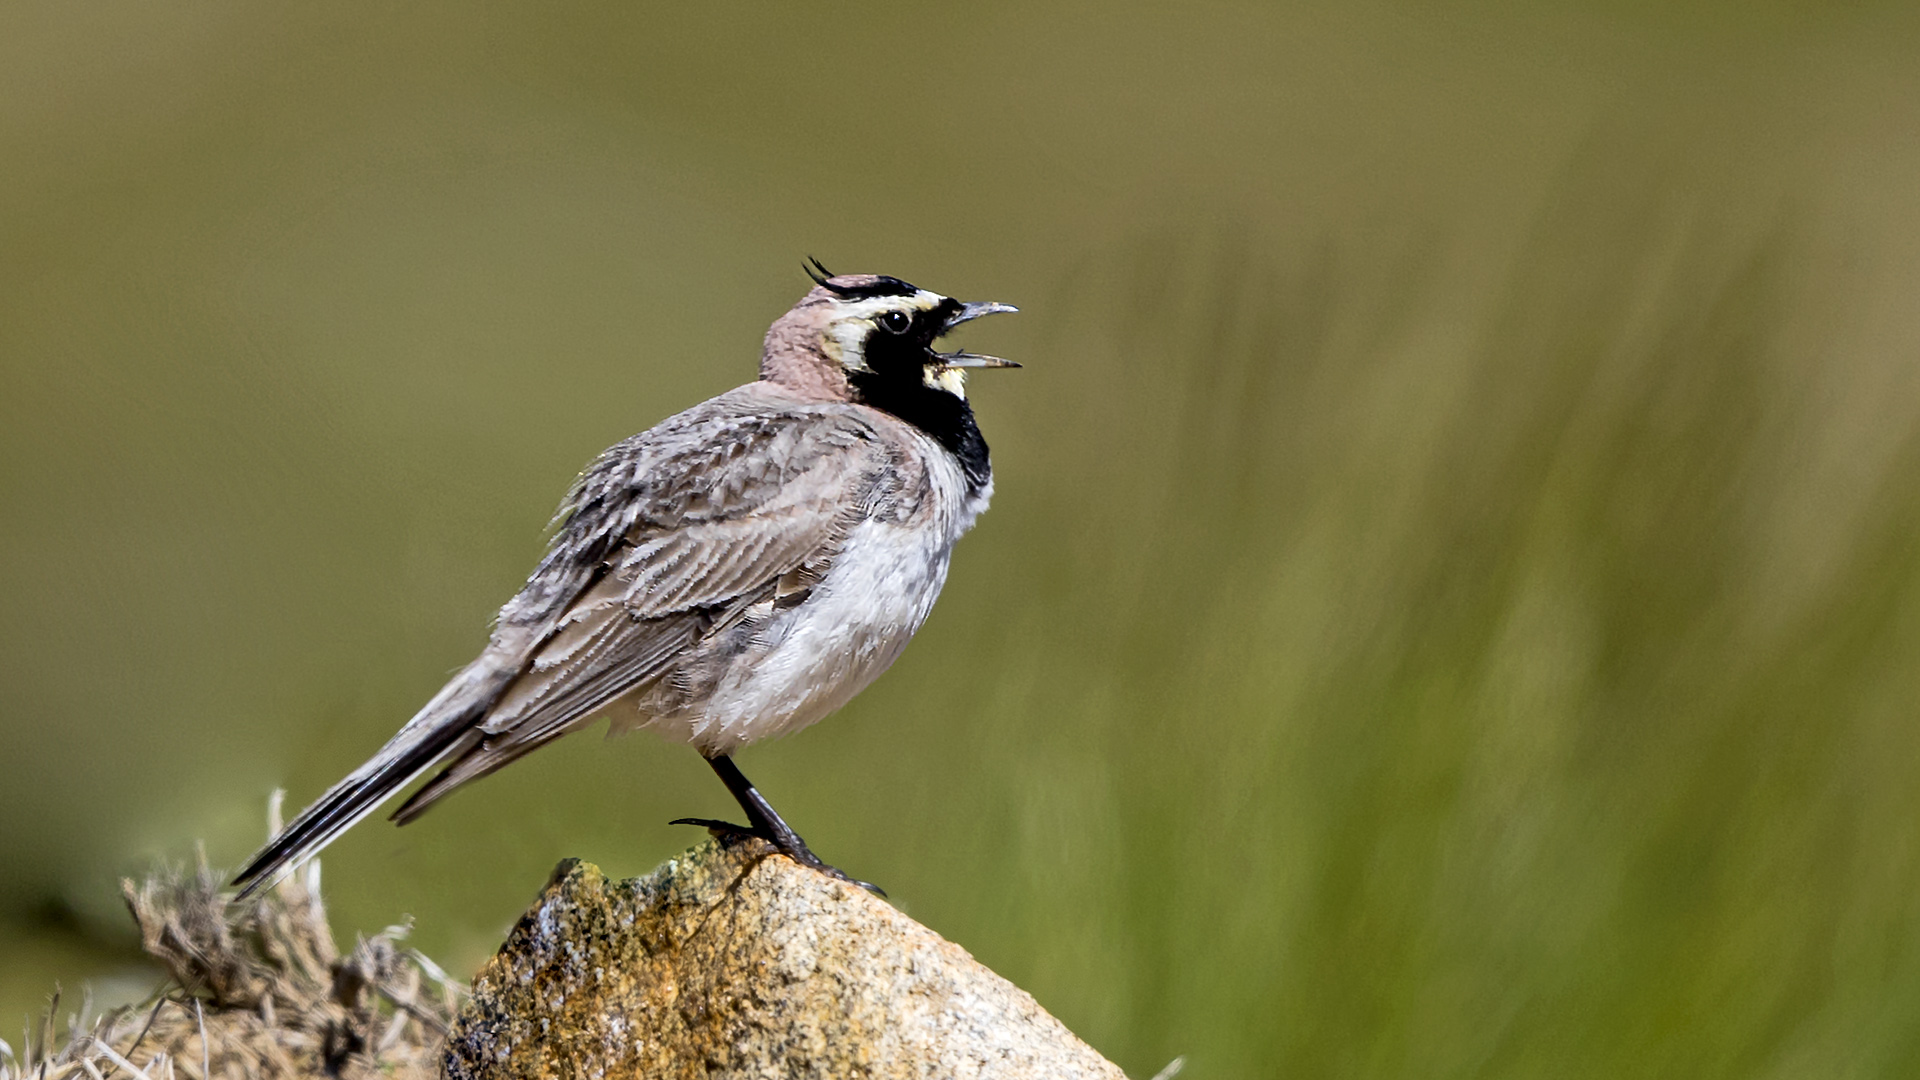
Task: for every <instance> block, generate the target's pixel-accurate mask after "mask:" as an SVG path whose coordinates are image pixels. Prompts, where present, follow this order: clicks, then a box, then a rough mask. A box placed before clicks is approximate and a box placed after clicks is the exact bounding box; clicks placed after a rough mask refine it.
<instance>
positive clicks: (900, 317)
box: [880, 311, 913, 334]
mask: <svg viewBox="0 0 1920 1080" xmlns="http://www.w3.org/2000/svg"><path fill="white" fill-rule="evenodd" d="M912 325H913V319H912V318H911V317H909V316H908V315H907V313H906V312H904V311H883V312H881V313H880V329H882V330H885V331H886V332H887V333H889V334H904V333H906V332H907V327H909V326H912Z"/></svg>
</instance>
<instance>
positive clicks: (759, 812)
mask: <svg viewBox="0 0 1920 1080" xmlns="http://www.w3.org/2000/svg"><path fill="white" fill-rule="evenodd" d="M707 764H708V765H711V766H713V771H714V772H715V773H717V774H718V775H719V777H720V782H721V783H723V784H725V785H727V790H728V791H730V792H732V793H733V798H734V801H735V802H738V803H739V804H740V809H742V810H744V811H746V813H747V821H748V822H749V823H750V826H751V827H750V828H746V829H742V828H740V826H738V825H734V824H731V823H729V822H725V821H714V820H713V819H711V818H678V819H676V820H674V821H673V822H671V824H674V825H704V826H706V827H707V828H709V829H717V830H720V831H723V832H724V831H731V832H744V833H749V834H751V835H754V836H757V837H759V838H760V839H762V840H765V841H767V842H768V843H770V844H772V845H773V846H774V847H776V848H778V849H779V850H780V853H781V854H782V855H785V856H786V857H787V858H789V859H792V860H793V861H794V862H797V863H799V864H800V865H801V866H809V867H812V868H813V869H815V870H818V871H820V872H821V873H823V874H826V875H828V876H829V877H836V878H839V879H840V880H841V881H845V882H848V883H850V884H853V885H858V886H860V887H861V888H863V889H865V890H867V891H868V892H870V893H873V894H875V895H876V896H885V895H887V894H886V892H885V891H883V890H882V889H881V888H880V886H878V885H875V884H873V883H872V882H867V881H861V880H859V879H858V878H852V877H848V876H847V875H846V874H845V873H843V872H842V871H841V870H840V869H839V868H837V867H834V866H830V865H828V864H827V863H826V862H824V861H822V860H821V858H820V856H818V855H815V854H814V853H813V851H812V849H810V848H808V847H807V842H806V841H805V840H802V839H800V834H799V833H797V832H794V831H793V826H791V825H788V824H787V823H786V821H785V820H784V819H783V818H781V816H780V814H779V813H778V812H777V811H775V810H774V808H773V805H772V804H771V803H769V802H767V797H766V796H765V795H762V794H760V791H759V789H758V788H755V787H754V786H753V781H751V780H748V779H747V777H746V774H744V773H742V772H741V771H740V766H738V765H735V764H734V763H733V759H732V758H730V757H728V756H727V755H725V754H717V755H715V756H713V757H710V758H708V759H707Z"/></svg>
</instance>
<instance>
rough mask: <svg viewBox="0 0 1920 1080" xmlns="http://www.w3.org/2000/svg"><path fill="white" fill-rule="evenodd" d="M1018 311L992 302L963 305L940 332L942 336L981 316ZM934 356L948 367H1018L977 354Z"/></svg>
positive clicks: (1008, 361)
mask: <svg viewBox="0 0 1920 1080" xmlns="http://www.w3.org/2000/svg"><path fill="white" fill-rule="evenodd" d="M1019 310H1020V309H1019V308H1017V307H1014V306H1013V305H1012V304H996V303H993V302H992V301H985V302H980V301H976V302H974V303H971V304H963V305H961V307H960V310H959V311H957V312H955V313H954V315H953V317H952V318H950V319H948V320H947V325H946V327H945V328H943V329H942V330H941V331H940V332H941V333H943V334H945V333H948V332H950V331H952V330H953V328H954V327H956V326H959V325H960V324H961V323H964V322H972V321H973V320H975V319H977V318H979V317H980V316H982V315H999V314H1003V313H1012V312H1016V311H1019ZM934 355H935V356H938V357H939V358H940V362H941V363H942V364H945V365H946V366H948V367H956V368H1017V367H1019V366H1020V365H1019V364H1016V363H1014V362H1013V361H1011V360H1002V359H1000V358H999V357H997V356H982V355H980V354H979V353H970V352H952V353H935V354H934Z"/></svg>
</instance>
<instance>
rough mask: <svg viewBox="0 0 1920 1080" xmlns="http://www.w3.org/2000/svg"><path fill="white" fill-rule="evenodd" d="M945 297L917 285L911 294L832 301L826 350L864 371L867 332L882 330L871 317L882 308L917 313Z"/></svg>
mask: <svg viewBox="0 0 1920 1080" xmlns="http://www.w3.org/2000/svg"><path fill="white" fill-rule="evenodd" d="M945 299H946V297H944V296H941V295H940V294H939V293H932V292H928V291H927V290H925V289H921V290H919V291H918V292H916V293H914V294H913V295H912V296H873V297H868V298H867V299H865V300H846V301H835V302H834V313H833V321H832V322H831V323H828V324H827V333H826V340H825V341H824V342H823V343H822V344H824V345H825V346H826V350H827V354H828V355H830V356H832V357H833V358H834V359H835V360H837V361H839V362H840V366H841V367H843V368H846V369H847V370H848V371H868V370H871V369H870V368H868V367H867V358H866V343H867V335H868V334H872V333H876V332H877V333H882V334H884V333H886V331H885V330H881V329H880V328H879V325H878V324H877V323H876V322H875V321H874V320H876V319H878V318H879V317H880V314H881V313H882V312H886V311H905V312H909V313H911V314H918V313H920V312H923V311H932V310H933V309H934V308H936V307H939V306H940V302H941V301H942V300H945Z"/></svg>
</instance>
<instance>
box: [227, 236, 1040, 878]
mask: <svg viewBox="0 0 1920 1080" xmlns="http://www.w3.org/2000/svg"><path fill="white" fill-rule="evenodd" d="M806 271H807V275H808V277H809V278H810V279H811V280H812V282H813V285H812V287H811V288H810V289H809V290H808V291H807V293H806V294H805V295H804V296H802V297H801V298H800V300H799V302H798V303H796V304H795V305H794V306H793V307H792V309H790V310H789V311H787V312H786V314H784V315H782V316H780V317H779V318H778V319H776V320H774V322H773V324H772V326H771V327H770V328H769V329H768V330H767V334H766V338H765V341H764V343H763V345H762V348H761V352H760V370H759V378H758V379H756V380H755V381H753V382H749V383H747V384H745V385H743V386H739V387H736V388H734V389H732V390H729V391H727V392H725V393H723V394H720V395H719V396H717V397H714V398H711V399H709V400H707V401H705V402H702V403H700V404H698V405H695V406H693V407H692V408H690V409H687V410H686V411H684V412H681V413H678V414H676V415H674V416H671V417H669V418H667V419H666V420H664V421H662V422H660V423H659V424H657V425H655V426H654V427H652V428H650V429H648V430H646V431H644V432H641V433H640V434H638V435H634V436H632V437H631V438H628V439H626V440H624V441H622V442H619V443H616V444H615V445H614V446H612V447H610V448H609V449H607V450H606V451H605V452H604V453H602V454H601V455H600V456H599V457H598V458H597V459H595V460H594V462H593V463H592V464H591V465H589V466H588V467H587V468H586V469H585V470H584V471H583V472H582V473H581V474H580V475H579V476H578V477H577V478H576V479H575V481H574V483H573V485H572V487H571V489H570V490H569V491H568V493H567V495H566V497H565V499H564V500H563V501H562V503H561V506H560V509H559V512H558V513H557V514H556V515H555V517H554V520H553V522H552V523H551V524H550V525H549V530H550V534H551V535H550V536H549V539H548V543H547V547H546V551H545V554H544V555H543V557H542V558H541V559H540V561H539V563H538V564H537V565H536V567H535V568H534V570H533V573H532V574H531V575H530V576H529V577H528V579H527V582H526V584H525V585H524V586H522V587H521V588H520V590H519V591H518V592H517V593H516V594H515V595H514V596H513V597H512V598H511V599H510V600H508V601H507V603H506V605H505V606H504V607H502V608H501V609H500V612H499V614H498V615H497V616H496V618H495V619H494V622H493V625H492V631H491V633H490V635H489V637H488V641H487V645H486V647H485V648H484V649H483V650H482V651H481V653H480V655H479V656H478V657H477V658H475V659H474V660H473V661H472V662H471V663H469V664H468V665H467V666H466V667H464V668H462V669H460V670H459V671H458V672H457V673H455V674H454V676H453V677H452V679H451V680H449V681H448V682H447V684H446V686H445V687H443V688H442V689H441V690H440V692H439V693H437V694H435V695H434V696H433V698H432V699H431V700H429V701H428V702H427V703H426V705H424V706H423V707H422V708H421V709H420V711H419V712H418V713H416V714H415V715H414V716H413V718H412V719H410V720H408V721H407V722H406V724H404V725H403V726H402V727H401V728H400V730H399V731H398V732H396V733H395V734H394V735H393V737H392V738H391V739H389V740H388V741H387V743H386V745H384V746H382V747H381V748H380V750H379V751H378V752H377V753H375V754H374V755H373V756H372V757H371V758H369V759H368V760H367V761H366V763H365V764H363V765H361V766H360V767H359V768H357V769H355V770H353V772H351V773H350V774H348V775H347V776H346V777H345V778H344V779H342V780H341V781H339V782H338V783H336V784H335V785H333V786H332V787H331V788H329V789H328V790H327V791H326V792H325V793H324V794H322V795H321V796H320V798H319V799H317V800H316V801H315V802H314V803H313V805H311V806H309V807H307V808H306V809H305V810H303V811H302V812H301V813H300V814H299V815H298V816H297V817H295V818H294V819H293V821H292V822H290V823H288V824H287V826H286V827H285V828H284V829H282V830H280V831H279V832H278V833H277V834H276V835H275V836H274V837H273V838H272V839H271V840H269V841H268V842H267V844H266V846H264V847H263V848H261V849H260V850H259V851H258V852H256V853H255V854H254V855H253V856H252V858H251V859H250V860H249V861H248V862H247V863H246V865H245V866H244V868H242V869H241V871H240V872H239V874H238V875H237V876H236V877H235V878H234V880H233V884H234V885H235V886H238V887H239V889H240V891H239V893H238V894H237V895H236V897H235V899H236V900H240V899H244V898H246V897H247V896H249V895H251V894H252V893H254V892H255V891H257V890H259V889H261V888H263V887H265V886H266V885H269V884H271V883H272V882H274V881H277V880H278V879H279V878H280V877H283V876H284V875H285V874H286V873H288V872H289V871H290V870H291V869H292V868H293V867H295V866H296V865H298V864H299V863H301V862H302V861H304V860H306V859H308V858H310V857H311V856H313V855H314V854H316V853H318V852H319V851H320V849H321V848H323V847H325V846H326V845H327V844H329V843H330V842H332V841H333V840H334V839H335V838H336V837H338V836H339V835H340V834H341V833H343V832H345V831H346V830H347V829H349V828H351V827H352V826H353V825H354V824H356V823H358V822H359V821H360V820H362V819H363V818H365V817H367V816H368V815H369V814H371V813H373V812H374V811H375V810H377V809H378V808H379V807H381V806H382V805H383V804H385V803H386V802H387V801H388V800H389V799H390V798H391V797H393V796H394V795H395V794H397V793H399V792H400V791H401V790H402V789H404V788H405V787H407V786H408V785H409V784H411V783H412V782H413V781H414V780H416V779H417V778H419V777H420V776H422V775H424V774H426V773H427V772H429V771H430V770H433V769H435V768H436V767H437V768H438V769H439V772H438V773H437V774H436V775H434V776H433V777H432V779H430V780H429V781H428V782H427V783H426V784H424V785H423V786H421V787H420V788H419V789H418V790H416V791H414V792H413V794H412V795H411V796H409V797H408V798H407V799H406V801H405V802H403V803H402V804H401V805H400V807H399V809H397V810H395V811H394V812H393V814H392V815H391V816H392V820H394V821H395V822H397V823H399V824H402V825H404V824H406V823H408V822H410V821H413V820H414V819H416V818H418V817H419V816H420V815H421V814H422V813H424V812H425V811H426V810H427V809H428V808H429V807H431V806H433V805H434V804H435V803H437V802H439V801H440V800H441V799H443V798H445V797H446V796H447V795H448V794H449V793H450V792H452V791H453V790H454V789H456V788H458V787H461V786H463V785H465V784H467V783H469V782H470V781H473V780H477V779H479V778H480V777H482V776H486V775H487V774H489V773H491V772H493V771H495V770H496V769H499V768H501V767H502V766H505V765H507V764H509V763H511V762H513V761H515V760H518V759H519V758H520V757H521V756H523V755H525V754H527V753H529V752H531V751H533V750H537V749H539V748H540V747H542V746H544V745H546V744H547V743H549V742H551V741H553V740H554V739H556V738H559V737H560V736H561V735H564V734H567V733H568V732H571V731H575V730H578V729H580V728H582V727H585V726H587V725H588V724H589V722H591V721H593V720H595V719H596V718H598V717H599V716H602V715H605V716H607V717H609V720H610V724H609V732H610V733H620V732H625V731H629V730H633V729H637V728H648V729H652V730H654V731H656V732H658V733H660V734H661V735H663V736H665V737H667V738H668V739H669V740H674V741H680V742H684V743H687V744H689V745H691V746H692V747H693V748H694V749H695V750H697V751H698V752H699V753H700V755H701V756H702V757H703V758H705V759H706V761H707V764H708V765H710V766H711V767H712V769H713V771H714V772H715V773H716V774H717V775H718V776H719V778H720V780H721V781H722V782H723V783H724V784H725V785H726V787H727V790H728V792H730V793H731V794H732V796H733V798H734V799H735V801H737V802H738V803H739V805H740V808H741V810H742V812H744V813H745V814H746V817H747V821H748V824H747V825H746V826H744V827H742V826H738V825H733V824H730V823H728V822H725V821H719V820H715V819H708V818H680V819H676V821H675V822H674V824H693V825H703V826H707V827H708V828H710V829H713V830H716V831H722V832H736V833H746V834H750V835H754V836H758V837H761V838H762V839H765V840H767V841H768V842H770V843H771V844H772V846H773V848H774V849H775V850H776V851H777V852H779V853H780V854H784V855H786V856H787V857H789V858H791V859H793V860H794V861H795V862H797V863H799V864H801V865H803V866H807V867H811V868H812V869H814V870H818V871H820V872H822V873H826V874H829V875H831V876H833V877H836V878H839V879H841V880H844V881H849V882H852V883H854V884H857V885H861V886H863V887H866V888H869V889H874V887H873V886H871V885H868V884H867V883H865V882H861V881H858V880H856V879H854V878H851V877H848V876H847V875H846V874H845V873H843V872H842V871H840V870H839V869H837V868H836V867H833V866H831V865H830V864H828V863H826V862H824V861H822V860H821V859H820V858H819V857H818V856H816V855H815V854H814V853H813V852H812V850H811V849H809V848H808V847H807V844H806V842H805V841H804V840H803V839H802V838H801V837H800V835H799V833H797V832H795V831H794V830H793V828H792V827H791V826H789V825H788V824H787V823H786V821H785V820H784V819H782V818H781V816H780V815H779V814H778V813H777V812H775V810H774V809H773V807H772V805H771V804H769V803H768V802H767V800H766V798H765V797H764V796H763V795H761V794H760V792H759V790H758V789H757V788H756V787H755V786H754V785H753V784H752V782H751V781H749V780H748V779H747V778H746V776H744V775H743V774H742V773H741V771H740V769H739V767H738V766H737V765H735V764H734V762H733V754H734V753H735V752H736V751H738V750H739V749H740V748H741V747H744V746H746V745H748V744H749V743H754V742H758V741H760V740H763V739H768V738H772V737H775V736H779V735H784V734H787V733H790V732H793V731H796V730H798V729H800V728H803V727H805V726H807V725H809V724H812V723H813V722H815V721H817V720H819V719H821V718H823V717H825V716H826V715H827V714H829V713H831V712H833V711H834V710H836V709H838V708H839V707H840V706H842V705H844V704H846V702H847V701H848V700H850V699H851V698H852V697H853V696H854V695H855V694H857V693H859V692H860V691H861V690H863V689H865V688H866V687H867V685H868V684H870V683H872V682H873V680H874V679H875V678H877V677H878V676H879V675H880V674H881V673H882V672H884V671H885V670H886V669H887V668H888V667H889V666H890V665H891V664H892V663H893V662H894V660H895V659H896V658H897V657H898V656H899V655H900V653H901V650H902V649H904V648H905V647H906V644H907V642H908V640H909V639H910V638H912V637H913V634H914V632H915V631H916V630H918V629H919V628H920V625H921V624H922V623H923V622H924V621H925V620H926V618H927V616H928V614H929V613H930V612H931V610H932V608H933V604H934V601H935V599H936V598H937V597H938V596H939V594H940V590H941V587H942V585H943V584H944V583H945V581H946V577H947V567H948V563H949V560H950V558H951V555H952V552H953V548H954V544H955V542H956V541H958V540H959V538H960V536H961V534H963V533H965V532H967V531H968V530H969V529H970V528H972V526H973V524H974V521H975V519H976V518H978V517H979V515H980V514H981V512H982V511H984V510H985V509H986V507H987V502H988V500H989V499H990V498H991V497H992V494H993V470H992V467H991V464H990V461H989V458H988V452H987V444H986V441H985V439H984V438H982V436H981V433H980V428H979V426H978V424H977V423H976V422H975V420H974V413H973V408H972V406H971V404H970V403H969V401H968V399H967V395H966V381H967V373H968V372H970V371H974V370H979V369H986V368H1016V367H1019V366H1020V365H1019V364H1016V363H1014V362H1012V361H1010V360H1004V359H1001V358H999V357H994V356H987V355H983V354H979V353H972V352H966V351H963V350H957V351H951V352H942V351H939V349H937V348H936V347H935V343H936V341H937V340H938V339H939V338H941V337H942V336H943V335H945V334H947V333H949V332H951V331H952V330H954V329H955V328H956V327H959V326H961V325H963V324H965V323H968V322H971V321H973V320H974V319H978V318H980V317H982V316H985V315H993V314H999V313H1003V312H1013V311H1017V310H1018V309H1017V308H1015V307H1014V306H1012V305H1011V304H1002V303H992V302H971V303H969V302H963V301H959V300H955V299H953V298H951V297H948V296H944V295H942V294H940V293H936V292H933V291H930V290H927V289H922V288H919V287H917V286H915V285H912V284H909V283H908V282H906V281H903V280H901V279H899V278H896V277H891V276H887V275H880V274H849V275H840V276H836V275H834V274H832V273H831V272H829V271H828V270H827V268H826V267H824V266H822V265H821V264H820V262H819V260H817V259H814V260H810V264H809V265H807V266H806ZM874 891H876V892H878V891H879V890H878V889H874ZM883 895H884V894H883Z"/></svg>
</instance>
